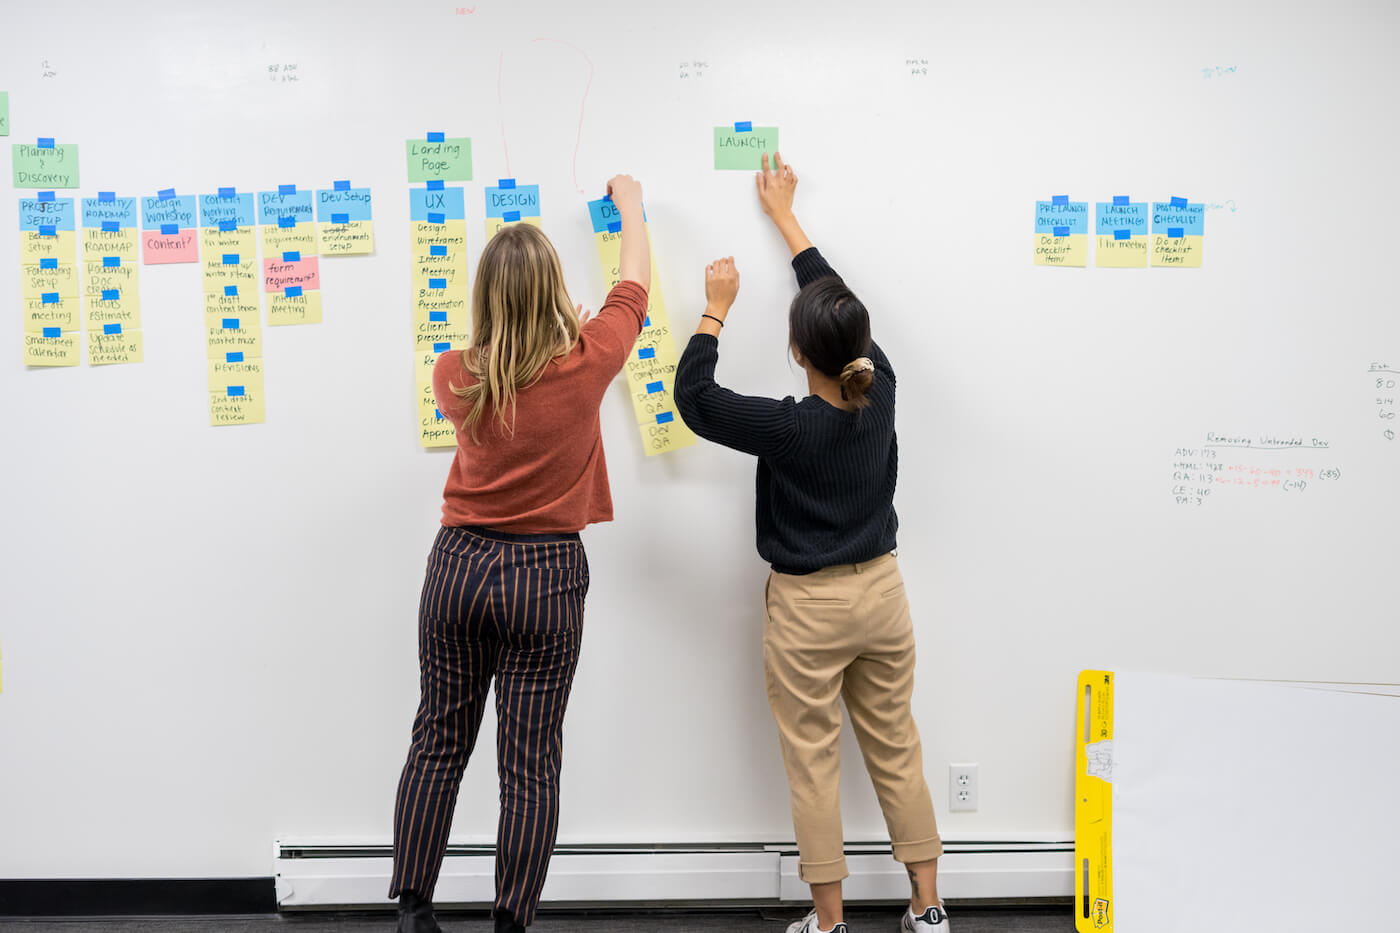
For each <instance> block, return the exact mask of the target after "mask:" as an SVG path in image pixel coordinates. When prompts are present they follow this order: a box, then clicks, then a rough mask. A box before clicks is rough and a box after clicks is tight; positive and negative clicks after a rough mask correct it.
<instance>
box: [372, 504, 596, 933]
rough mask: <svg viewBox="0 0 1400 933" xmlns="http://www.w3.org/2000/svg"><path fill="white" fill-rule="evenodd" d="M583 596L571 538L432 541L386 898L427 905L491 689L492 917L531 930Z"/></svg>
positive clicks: (583, 568)
mask: <svg viewBox="0 0 1400 933" xmlns="http://www.w3.org/2000/svg"><path fill="white" fill-rule="evenodd" d="M587 592H588V559H587V557H586V556H585V554H584V551H583V544H582V543H581V542H580V541H579V538H578V535H577V534H573V535H512V534H505V533H503V532H497V531H493V530H490V529H485V528H446V527H444V528H443V529H442V530H441V531H439V532H438V536H437V540H436V541H435V542H434V543H433V550H432V553H431V555H430V556H429V558H428V572H427V579H426V580H425V581H424V583H423V596H422V599H421V602H420V604H419V609H418V662H419V668H420V671H421V678H420V683H421V689H422V698H421V700H420V701H419V705H418V714H417V716H416V717H415V718H414V721H413V742H412V745H411V746H410V747H409V751H408V761H407V763H405V764H404V768H403V775H402V776H401V777H400V778H399V788H398V794H397V797H396V800H395V804H394V874H393V878H392V881H391V883H390V887H389V896H390V897H391V898H392V897H397V896H398V895H399V894H400V893H402V892H404V891H411V892H413V893H415V894H417V895H419V896H420V897H423V898H425V899H431V898H432V895H433V888H434V887H435V886H436V885H437V879H438V873H439V871H440V870H441V869H442V860H443V856H444V854H445V853H446V850H447V834H448V831H449V830H450V829H451V827H452V813H453V809H454V807H455V805H456V802H457V790H458V787H459V786H460V784H461V779H462V772H463V770H464V769H465V768H466V765H467V759H468V758H469V757H470V756H471V753H472V748H473V747H474V746H475V744H476V737H477V733H478V731H479V729H480V726H481V717H482V715H483V713H484V712H485V705H486V694H487V690H488V689H489V688H490V686H491V681H492V678H494V679H495V681H496V727H497V732H496V770H497V775H498V776H499V778H500V785H501V798H500V808H501V809H500V822H499V824H498V826H497V831H496V901H495V914H496V916H497V917H501V916H504V915H505V914H509V915H510V917H511V918H512V919H514V921H515V922H516V923H519V924H521V925H529V924H530V923H531V922H532V921H533V920H534V916H535V907H536V905H537V904H538V903H539V899H540V890H541V888H543V886H544V879H545V872H546V870H547V869H548V868H549V858H550V855H551V854H552V852H553V849H554V840H555V837H556V835H557V834H558V829H559V767H560V759H561V753H562V748H561V745H562V737H563V726H564V710H565V707H566V706H567V705H568V702H569V689H570V687H571V686H572V685H573V680H574V670H575V668H576V667H577V666H578V655H579V640H580V637H581V635H582V634H583V602H584V596H585V595H586V594H587Z"/></svg>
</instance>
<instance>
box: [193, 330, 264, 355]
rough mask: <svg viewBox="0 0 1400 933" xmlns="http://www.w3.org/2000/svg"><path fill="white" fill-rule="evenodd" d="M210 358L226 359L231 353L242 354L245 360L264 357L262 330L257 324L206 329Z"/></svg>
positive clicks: (206, 342) (206, 343)
mask: <svg viewBox="0 0 1400 933" xmlns="http://www.w3.org/2000/svg"><path fill="white" fill-rule="evenodd" d="M206 330H207V332H208V339H207V340H206V341H205V345H206V346H207V348H208V352H209V358H210V359H213V358H215V357H218V358H221V359H222V358H224V357H225V355H226V354H229V353H242V354H243V357H244V359H252V358H253V357H260V356H262V328H261V327H259V326H257V324H256V323H254V324H251V325H248V326H239V327H209V328H206Z"/></svg>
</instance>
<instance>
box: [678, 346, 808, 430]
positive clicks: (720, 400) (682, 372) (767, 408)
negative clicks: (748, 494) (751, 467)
mask: <svg viewBox="0 0 1400 933" xmlns="http://www.w3.org/2000/svg"><path fill="white" fill-rule="evenodd" d="M718 361H719V341H718V340H717V339H716V338H714V337H713V336H711V335H710V334H696V335H695V336H694V337H691V338H690V343H688V344H687V345H686V348H685V353H683V354H682V355H681V362H680V366H679V367H678V368H677V370H676V390H675V391H676V407H677V408H679V409H680V413H681V417H682V418H683V419H685V423H686V426H688V427H689V428H690V429H691V430H692V431H694V432H695V433H696V434H698V435H700V436H701V437H703V438H705V440H707V441H714V442H715V443H716V444H723V445H724V446H725V447H732V448H733V449H734V450H739V451H742V452H744V453H746V454H754V455H755V456H759V457H775V456H780V455H781V454H782V453H783V452H784V451H785V450H787V449H788V447H790V446H791V444H792V442H793V441H794V440H795V438H796V435H797V417H796V412H795V409H796V403H795V402H794V401H793V400H792V397H791V396H789V397H788V398H785V399H773V398H762V397H759V396H750V395H740V394H738V393H737V392H732V391H730V390H729V389H726V388H724V387H723V386H721V385H720V384H719V383H717V382H715V364H716V363H717V362H718Z"/></svg>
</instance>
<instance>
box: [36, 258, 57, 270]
mask: <svg viewBox="0 0 1400 933" xmlns="http://www.w3.org/2000/svg"><path fill="white" fill-rule="evenodd" d="M39 268H40V269H57V268H58V260H57V259H54V258H53V257H49V258H48V259H40V260H39Z"/></svg>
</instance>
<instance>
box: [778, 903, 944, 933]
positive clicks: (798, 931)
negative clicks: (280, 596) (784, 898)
mask: <svg viewBox="0 0 1400 933" xmlns="http://www.w3.org/2000/svg"><path fill="white" fill-rule="evenodd" d="M819 929H820V928H819V927H818V926H817V909H816V908H815V907H813V908H812V912H811V913H810V914H808V915H807V916H806V917H804V918H803V919H801V920H799V921H797V922H796V923H794V924H792V925H791V926H789V927H788V928H787V933H817V931H818V930H819ZM821 933H850V930H849V929H848V928H847V927H846V924H845V923H844V922H843V921H840V920H838V921H837V922H836V925H835V926H833V927H832V928H831V929H830V930H822V931H821ZM939 933H942V931H939Z"/></svg>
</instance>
